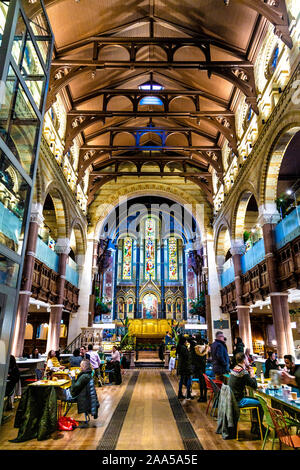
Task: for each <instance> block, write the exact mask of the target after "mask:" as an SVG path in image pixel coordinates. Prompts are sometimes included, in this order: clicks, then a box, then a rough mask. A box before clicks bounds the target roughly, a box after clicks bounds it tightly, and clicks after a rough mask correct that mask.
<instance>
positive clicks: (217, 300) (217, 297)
mask: <svg viewBox="0 0 300 470" xmlns="http://www.w3.org/2000/svg"><path fill="white" fill-rule="evenodd" d="M205 243H206V254H207V264H208V295H209V301H210V313H211V331H212V336H213V339H214V338H215V333H216V331H217V330H219V329H220V328H214V322H215V321H217V320H225V321H228V328H223V329H222V331H223V332H224V336H225V337H226V338H227V343H226V344H227V347H228V352H232V339H231V328H230V316H229V315H228V314H227V313H225V314H224V313H222V312H221V304H222V299H221V293H220V284H219V279H218V273H217V265H216V260H215V250H214V241H213V237H212V235H209V236H208V238H207V240H206V241H204V242H203V245H204V244H205Z"/></svg>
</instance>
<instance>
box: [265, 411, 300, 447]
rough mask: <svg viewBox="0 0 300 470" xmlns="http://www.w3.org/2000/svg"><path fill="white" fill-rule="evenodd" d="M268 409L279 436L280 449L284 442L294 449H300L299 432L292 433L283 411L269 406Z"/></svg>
mask: <svg viewBox="0 0 300 470" xmlns="http://www.w3.org/2000/svg"><path fill="white" fill-rule="evenodd" d="M268 410H269V413H270V416H271V419H272V421H273V425H274V427H275V430H276V434H277V436H278V438H279V446H280V450H281V447H282V444H285V445H286V446H288V447H291V448H292V449H300V436H298V435H297V434H290V432H289V429H288V426H287V423H286V421H285V419H284V416H283V413H282V411H280V410H275V409H274V408H271V407H270V406H268Z"/></svg>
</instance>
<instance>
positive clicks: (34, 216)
mask: <svg viewBox="0 0 300 470" xmlns="http://www.w3.org/2000/svg"><path fill="white" fill-rule="evenodd" d="M30 222H33V223H34V224H37V225H38V226H39V227H40V226H41V225H42V224H43V222H44V217H43V206H42V204H40V203H39V202H34V203H33V204H32V206H31V212H30Z"/></svg>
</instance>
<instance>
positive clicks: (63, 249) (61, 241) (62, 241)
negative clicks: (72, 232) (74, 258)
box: [55, 238, 71, 255]
mask: <svg viewBox="0 0 300 470" xmlns="http://www.w3.org/2000/svg"><path fill="white" fill-rule="evenodd" d="M70 250H71V247H70V240H69V239H68V238H58V239H57V242H56V245H55V251H56V253H58V254H60V255H61V254H63V255H68V254H69V253H70Z"/></svg>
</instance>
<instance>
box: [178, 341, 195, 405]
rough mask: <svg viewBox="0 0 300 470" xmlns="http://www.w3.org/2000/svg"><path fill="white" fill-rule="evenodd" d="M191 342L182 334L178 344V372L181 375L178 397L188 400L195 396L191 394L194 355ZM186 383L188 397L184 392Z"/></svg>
mask: <svg viewBox="0 0 300 470" xmlns="http://www.w3.org/2000/svg"><path fill="white" fill-rule="evenodd" d="M189 346H190V345H189V343H188V341H187V338H186V337H185V336H180V338H179V343H178V346H177V350H176V351H177V353H178V369H177V370H178V374H179V375H180V381H179V388H178V398H179V399H182V398H187V399H188V400H193V399H194V397H193V396H192V394H191V388H192V373H193V368H192V356H191V352H190V350H189ZM183 385H185V386H186V389H187V395H186V397H185V396H184V395H183V393H182V386H183Z"/></svg>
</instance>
